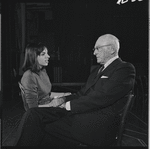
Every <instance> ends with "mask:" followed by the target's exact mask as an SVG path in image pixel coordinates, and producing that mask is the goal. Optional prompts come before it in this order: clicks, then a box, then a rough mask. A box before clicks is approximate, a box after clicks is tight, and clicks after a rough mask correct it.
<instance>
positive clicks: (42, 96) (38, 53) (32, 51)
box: [21, 43, 67, 108]
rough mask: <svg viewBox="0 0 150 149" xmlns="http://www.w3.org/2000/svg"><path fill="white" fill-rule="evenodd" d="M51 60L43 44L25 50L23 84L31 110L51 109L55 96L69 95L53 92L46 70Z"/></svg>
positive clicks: (30, 45) (31, 45) (33, 44)
mask: <svg viewBox="0 0 150 149" xmlns="http://www.w3.org/2000/svg"><path fill="white" fill-rule="evenodd" d="M49 58H50V56H49V55H48V49H47V47H46V46H45V45H43V44H42V43H40V44H35V43H31V44H28V45H27V47H26V49H25V59H24V63H23V66H22V70H23V71H24V74H23V76H22V78H21V84H22V85H23V87H24V90H25V99H26V102H27V104H28V107H29V108H33V107H49V106H50V104H48V103H50V102H51V101H52V99H53V98H54V96H55V95H57V96H63V95H67V93H66V94H65V93H55V92H51V88H52V84H51V82H50V79H49V76H48V75H47V72H46V69H45V66H47V65H48V62H49ZM51 105H52V103H51Z"/></svg>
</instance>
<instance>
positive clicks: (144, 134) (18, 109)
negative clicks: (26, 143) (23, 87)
mask: <svg viewBox="0 0 150 149" xmlns="http://www.w3.org/2000/svg"><path fill="white" fill-rule="evenodd" d="M23 113H24V109H23V105H22V100H21V97H20V96H18V99H16V100H12V101H9V102H8V101H6V102H5V103H4V105H3V113H2V146H12V144H13V141H14V139H15V136H16V130H17V127H18V125H19V122H20V119H21V117H22V115H23ZM128 116H129V117H128V123H127V125H126V127H125V132H124V134H123V140H122V146H134V147H135V146H137V147H147V146H148V125H147V124H146V123H144V122H143V121H142V120H140V119H139V118H138V117H137V116H136V115H134V114H133V113H131V112H130V113H129V114H128Z"/></svg>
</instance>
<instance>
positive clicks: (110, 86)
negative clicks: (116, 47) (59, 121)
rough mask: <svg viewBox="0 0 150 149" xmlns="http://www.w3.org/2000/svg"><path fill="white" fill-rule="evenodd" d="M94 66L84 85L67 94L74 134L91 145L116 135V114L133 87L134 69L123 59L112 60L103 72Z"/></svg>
mask: <svg viewBox="0 0 150 149" xmlns="http://www.w3.org/2000/svg"><path fill="white" fill-rule="evenodd" d="M98 69H99V67H97V68H95V69H94V70H93V71H92V72H91V74H90V76H89V78H88V80H87V83H86V84H85V86H84V87H83V88H82V89H81V90H80V91H79V92H78V93H77V94H76V95H71V96H68V97H67V99H66V100H67V101H70V105H71V112H70V113H71V114H70V118H71V121H72V126H71V134H72V136H73V137H74V138H76V139H77V140H80V141H81V142H83V143H85V144H90V145H106V144H107V145H108V144H109V143H112V138H115V135H116V134H115V133H114V132H115V131H116V129H117V127H116V126H117V124H118V123H117V120H118V119H117V116H118V113H119V111H120V110H121V109H122V108H123V107H124V105H125V103H126V98H124V96H125V95H127V94H128V93H129V92H130V91H131V90H132V89H133V87H134V81H135V68H134V66H133V65H132V64H131V63H127V62H124V61H122V60H121V59H120V58H118V59H116V60H115V61H113V62H112V63H111V64H110V65H109V66H108V67H106V68H105V69H104V70H103V71H102V72H101V73H100V74H98V75H97V72H98Z"/></svg>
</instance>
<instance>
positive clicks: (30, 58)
mask: <svg viewBox="0 0 150 149" xmlns="http://www.w3.org/2000/svg"><path fill="white" fill-rule="evenodd" d="M45 48H46V46H45V45H44V44H42V43H39V44H36V43H30V44H28V45H27V46H26V48H25V58H24V63H23V66H22V70H23V71H24V72H25V71H26V70H28V69H30V70H31V71H32V72H35V73H38V72H39V71H40V70H41V68H40V65H39V63H38V61H37V56H38V55H40V53H41V52H42V51H43V50H44V49H45Z"/></svg>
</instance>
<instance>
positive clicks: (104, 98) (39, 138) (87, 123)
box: [15, 34, 135, 146]
mask: <svg viewBox="0 0 150 149" xmlns="http://www.w3.org/2000/svg"><path fill="white" fill-rule="evenodd" d="M119 48H120V45H119V40H118V39H117V38H116V37H115V36H113V35H111V34H106V35H102V36H100V37H99V38H98V40H97V41H96V43H95V47H94V49H93V52H94V55H95V56H96V58H97V63H99V64H100V66H101V65H102V67H100V66H98V67H97V68H95V69H93V70H92V72H91V74H90V76H89V78H88V80H87V82H86V83H85V85H84V87H83V88H82V89H81V90H80V91H78V92H77V93H76V94H71V95H69V96H65V97H61V98H56V99H54V100H53V101H52V102H51V103H50V104H49V107H45V108H32V109H29V110H28V111H27V112H26V113H25V114H24V116H23V118H22V120H21V123H20V126H19V128H18V135H17V138H16V142H15V145H17V146H37V145H41V146H42V145H49V146H51V145H66V146H69V145H71V146H74V145H79V144H80V143H82V144H87V145H93V146H105V145H111V144H112V143H113V141H114V139H115V135H116V130H117V124H118V119H117V115H118V113H119V111H120V110H121V109H122V108H123V107H124V105H125V103H126V98H124V97H125V96H126V95H127V94H128V93H129V92H130V91H131V90H132V89H133V86H134V81H135V68H134V66H133V65H132V64H131V63H129V62H125V61H122V60H121V58H119V56H118V52H119ZM63 101H65V102H63Z"/></svg>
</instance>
